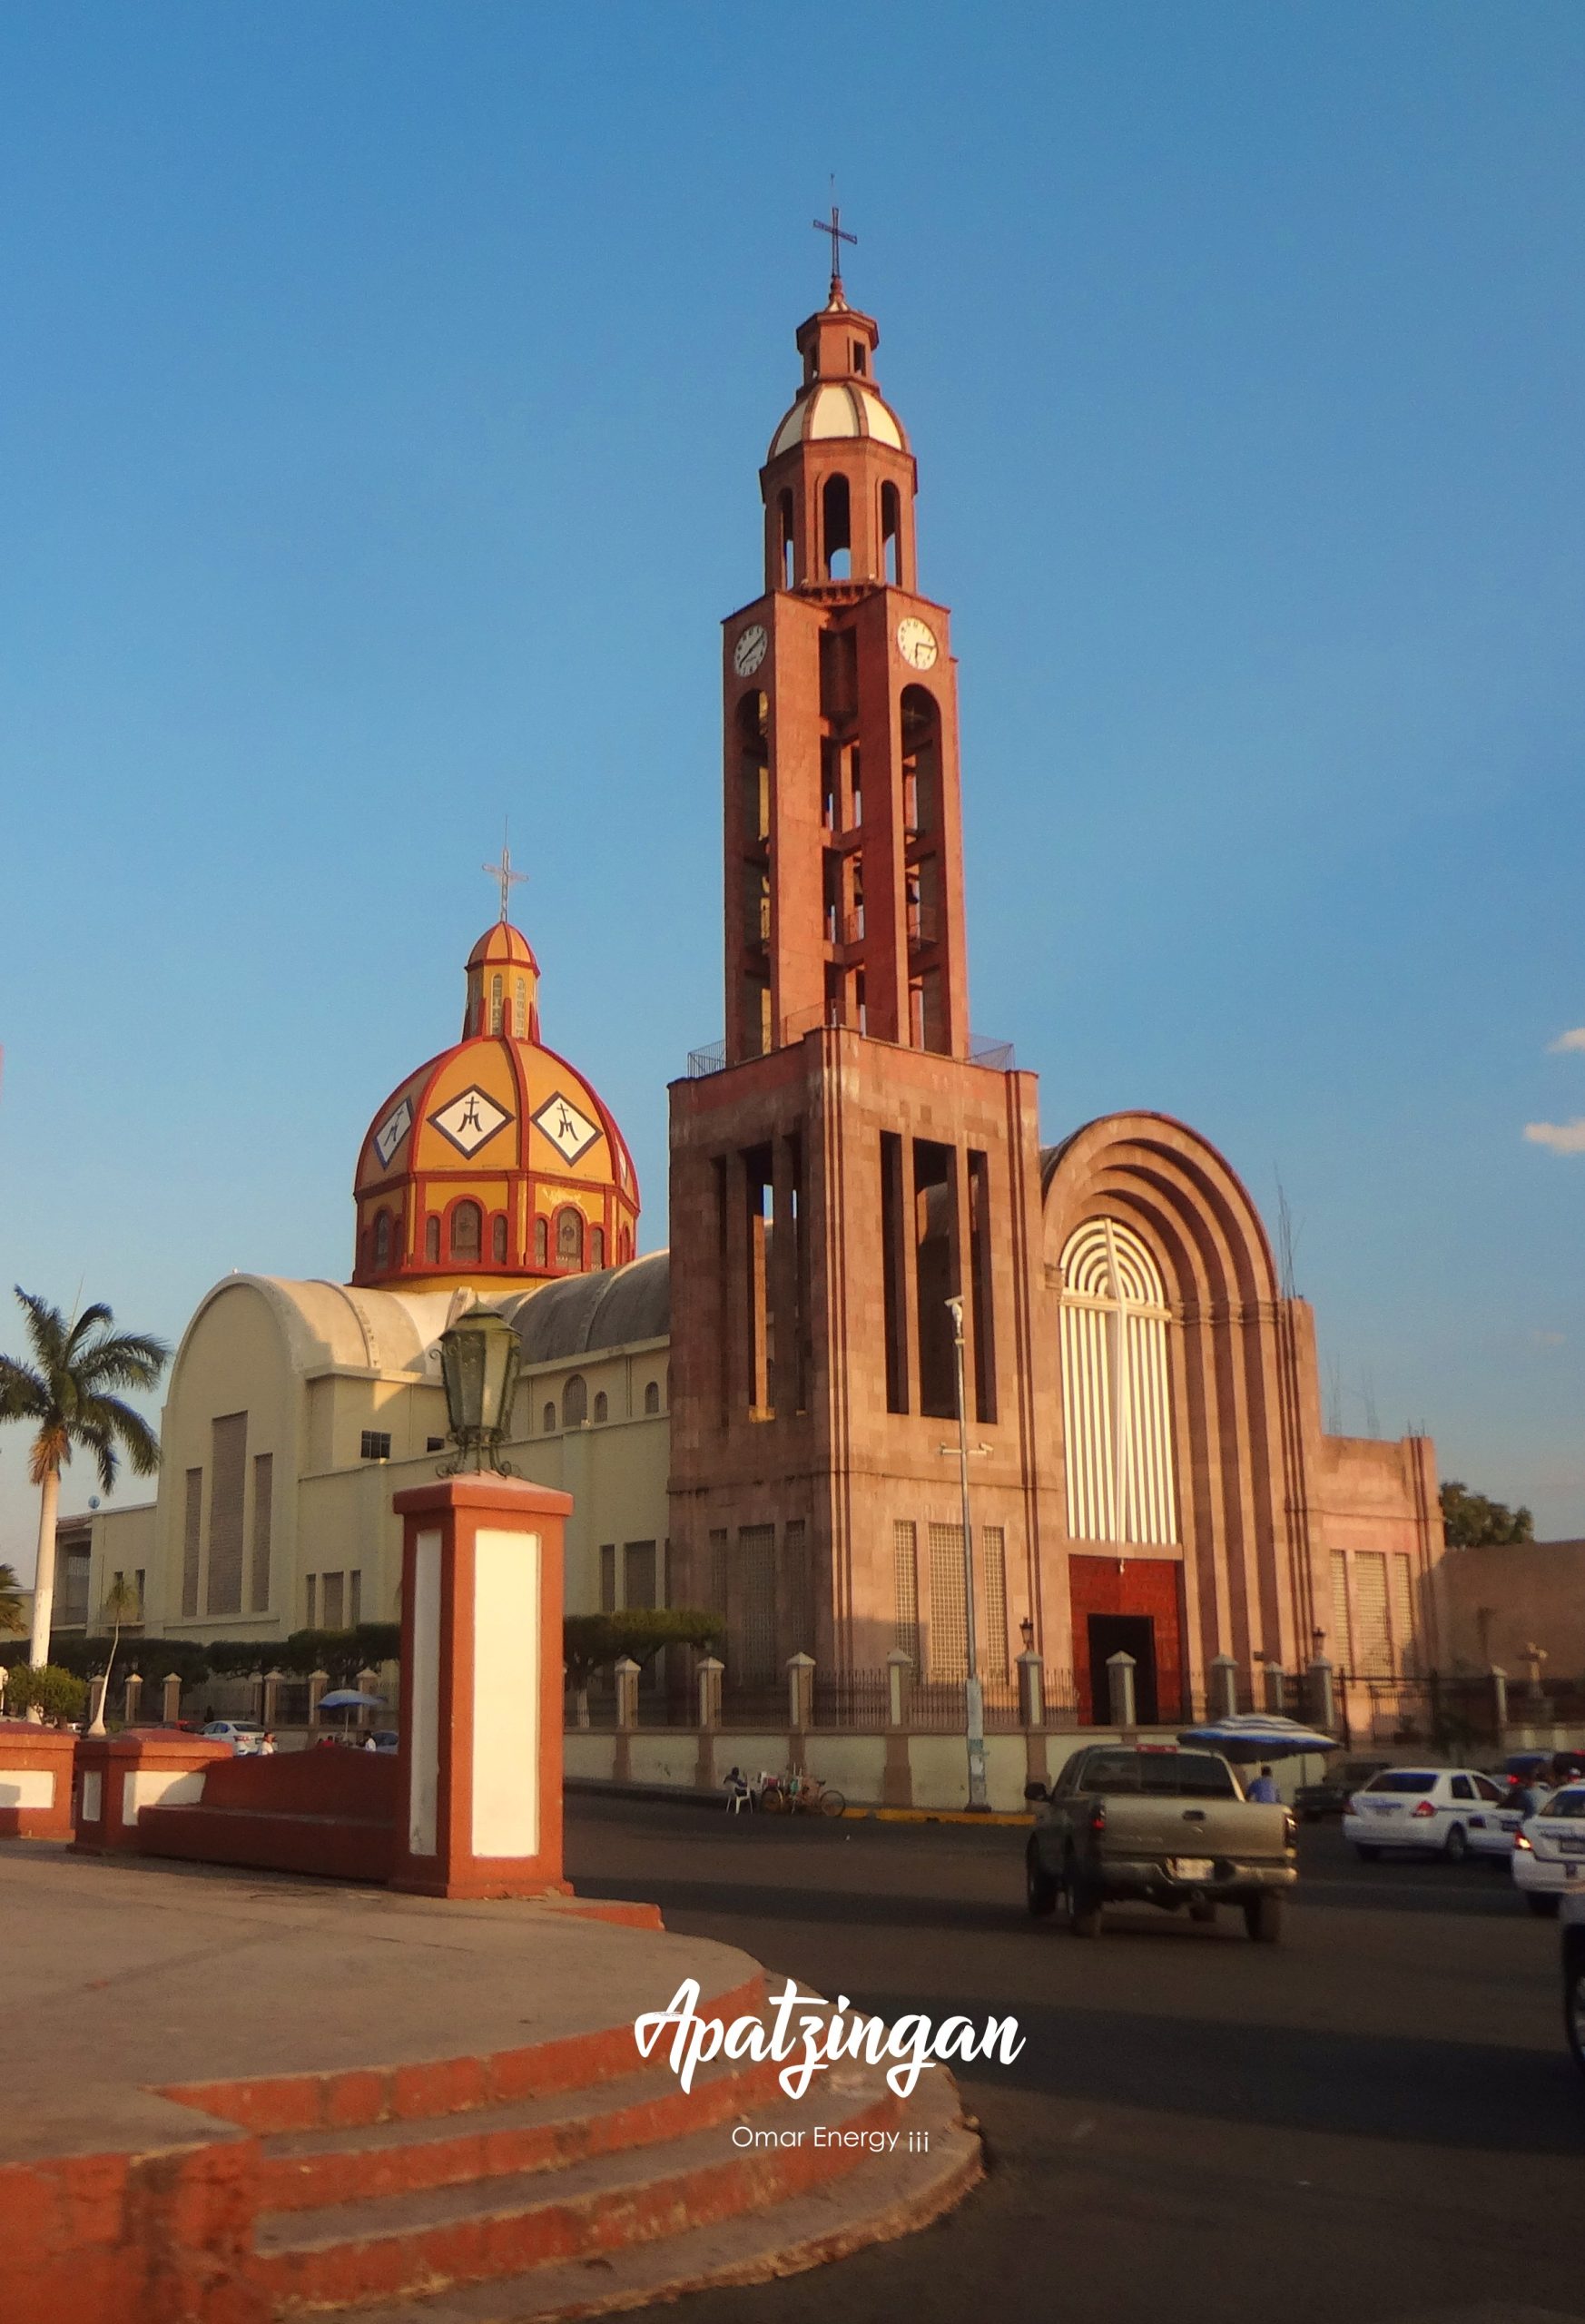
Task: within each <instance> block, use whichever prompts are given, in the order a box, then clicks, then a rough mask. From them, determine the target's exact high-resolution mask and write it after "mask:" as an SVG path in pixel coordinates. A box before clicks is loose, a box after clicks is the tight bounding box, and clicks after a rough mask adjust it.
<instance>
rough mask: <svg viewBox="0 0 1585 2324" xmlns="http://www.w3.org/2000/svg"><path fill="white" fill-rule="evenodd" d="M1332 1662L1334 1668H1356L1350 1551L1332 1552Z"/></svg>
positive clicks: (1330, 1641)
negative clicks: (1351, 1618)
mask: <svg viewBox="0 0 1585 2324" xmlns="http://www.w3.org/2000/svg"><path fill="white" fill-rule="evenodd" d="M1329 1644H1330V1646H1331V1649H1332V1656H1331V1659H1332V1664H1333V1667H1334V1669H1338V1670H1352V1669H1354V1626H1353V1624H1352V1623H1351V1622H1350V1620H1349V1617H1348V1551H1346V1550H1334V1551H1333V1552H1332V1637H1331V1639H1330V1640H1329Z"/></svg>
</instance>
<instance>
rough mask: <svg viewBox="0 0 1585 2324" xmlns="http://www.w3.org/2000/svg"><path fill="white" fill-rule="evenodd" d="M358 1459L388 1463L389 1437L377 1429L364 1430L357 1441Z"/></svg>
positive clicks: (387, 1433)
mask: <svg viewBox="0 0 1585 2324" xmlns="http://www.w3.org/2000/svg"><path fill="white" fill-rule="evenodd" d="M358 1457H359V1460H360V1461H389V1459H390V1435H389V1431H387V1430H385V1429H379V1428H366V1429H365V1430H364V1432H363V1433H362V1435H361V1437H360V1438H359V1444H358Z"/></svg>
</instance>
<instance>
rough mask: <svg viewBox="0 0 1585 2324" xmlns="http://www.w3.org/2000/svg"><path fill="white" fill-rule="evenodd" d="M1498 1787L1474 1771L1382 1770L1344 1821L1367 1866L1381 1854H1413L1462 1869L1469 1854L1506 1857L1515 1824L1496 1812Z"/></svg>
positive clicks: (1347, 1836)
mask: <svg viewBox="0 0 1585 2324" xmlns="http://www.w3.org/2000/svg"><path fill="white" fill-rule="evenodd" d="M1503 1797H1504V1794H1503V1788H1502V1786H1501V1784H1500V1783H1498V1782H1496V1781H1495V1779H1494V1778H1493V1777H1491V1776H1483V1775H1482V1774H1481V1772H1480V1770H1479V1769H1478V1768H1383V1769H1382V1772H1381V1774H1380V1775H1378V1776H1373V1777H1371V1779H1370V1781H1369V1783H1367V1784H1366V1785H1364V1786H1363V1788H1362V1789H1361V1790H1359V1791H1356V1792H1355V1793H1354V1797H1353V1798H1352V1799H1351V1800H1350V1801H1349V1803H1348V1813H1347V1814H1346V1815H1345V1816H1344V1819H1343V1837H1344V1839H1345V1840H1352V1841H1353V1843H1354V1846H1355V1847H1356V1848H1357V1849H1358V1850H1359V1853H1360V1855H1361V1856H1363V1858H1364V1860H1365V1862H1366V1863H1367V1864H1369V1863H1372V1862H1373V1860H1374V1859H1375V1858H1376V1857H1377V1856H1380V1855H1381V1854H1382V1852H1383V1849H1385V1848H1413V1849H1416V1850H1418V1851H1419V1852H1420V1853H1421V1854H1423V1855H1431V1856H1445V1857H1446V1858H1447V1859H1448V1861H1449V1863H1450V1864H1459V1863H1462V1861H1463V1859H1464V1857H1465V1856H1469V1855H1470V1854H1471V1853H1472V1852H1474V1853H1483V1854H1487V1855H1498V1856H1505V1855H1506V1854H1507V1853H1508V1851H1509V1849H1510V1848H1511V1846H1512V1845H1513V1835H1514V1833H1515V1832H1517V1830H1518V1828H1519V1819H1518V1817H1516V1816H1514V1815H1513V1813H1512V1811H1510V1813H1509V1815H1508V1817H1507V1818H1506V1819H1505V1818H1504V1817H1503V1815H1502V1813H1501V1810H1502V1803H1503Z"/></svg>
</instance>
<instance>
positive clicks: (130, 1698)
mask: <svg viewBox="0 0 1585 2324" xmlns="http://www.w3.org/2000/svg"><path fill="white" fill-rule="evenodd" d="M142 1701H143V1673H142V1671H140V1670H129V1671H128V1672H127V1674H126V1692H125V1695H124V1697H123V1709H122V1718H123V1720H124V1721H125V1723H126V1725H127V1726H128V1727H135V1726H136V1725H137V1723H138V1706H139V1704H140V1703H141V1702H142Z"/></svg>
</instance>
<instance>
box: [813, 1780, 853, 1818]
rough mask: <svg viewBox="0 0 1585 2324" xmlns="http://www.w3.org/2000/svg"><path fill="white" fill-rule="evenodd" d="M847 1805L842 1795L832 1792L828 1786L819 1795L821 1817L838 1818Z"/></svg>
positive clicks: (838, 1792)
mask: <svg viewBox="0 0 1585 2324" xmlns="http://www.w3.org/2000/svg"><path fill="white" fill-rule="evenodd" d="M847 1804H848V1803H847V1801H846V1800H845V1799H844V1798H843V1797H842V1793H841V1792H840V1791H832V1787H831V1786H830V1785H829V1784H827V1786H826V1787H825V1789H824V1790H823V1791H822V1793H821V1795H820V1812H821V1814H822V1816H840V1815H841V1814H842V1810H843V1809H844V1808H845V1807H846V1806H847Z"/></svg>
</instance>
